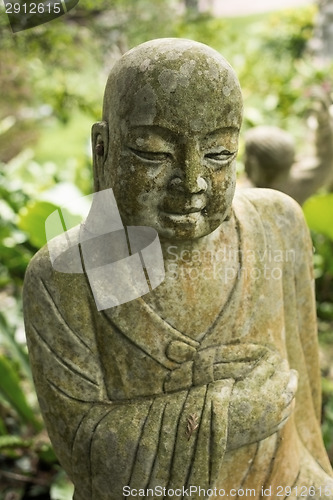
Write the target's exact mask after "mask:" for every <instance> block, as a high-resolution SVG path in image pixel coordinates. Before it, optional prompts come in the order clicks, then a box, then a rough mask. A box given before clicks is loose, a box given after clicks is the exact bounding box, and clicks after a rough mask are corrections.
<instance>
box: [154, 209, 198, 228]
mask: <svg viewBox="0 0 333 500" xmlns="http://www.w3.org/2000/svg"><path fill="white" fill-rule="evenodd" d="M161 215H162V216H163V217H164V218H166V219H168V220H169V221H171V222H176V223H177V222H182V223H187V224H193V223H196V222H197V221H198V220H199V219H200V217H201V215H202V209H200V208H194V207H192V208H187V209H186V210H185V209H184V210H179V209H177V210H175V211H169V210H168V211H163V212H162V213H161Z"/></svg>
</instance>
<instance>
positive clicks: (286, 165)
mask: <svg viewBox="0 0 333 500" xmlns="http://www.w3.org/2000/svg"><path fill="white" fill-rule="evenodd" d="M294 160H295V146H294V141H293V138H292V137H291V135H290V134H288V133H287V132H285V131H284V130H282V129H280V128H278V127H273V126H260V127H255V128H252V129H250V130H249V131H248V132H247V134H246V135H245V171H246V173H247V174H248V176H249V178H250V179H251V180H252V182H253V183H254V185H255V186H257V187H270V186H271V183H273V182H274V180H275V179H276V178H277V177H278V176H279V175H280V174H283V173H286V174H287V173H288V172H289V170H290V168H291V166H292V164H293V162H294Z"/></svg>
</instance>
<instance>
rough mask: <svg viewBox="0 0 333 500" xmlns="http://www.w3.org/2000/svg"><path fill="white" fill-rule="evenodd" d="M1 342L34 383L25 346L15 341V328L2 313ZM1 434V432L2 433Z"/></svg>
mask: <svg viewBox="0 0 333 500" xmlns="http://www.w3.org/2000/svg"><path fill="white" fill-rule="evenodd" d="M0 340H1V343H2V345H5V346H6V348H7V350H8V352H9V353H10V356H11V357H12V358H13V359H15V360H16V361H17V362H18V363H19V365H20V368H21V370H22V372H24V374H25V375H26V376H27V377H28V378H29V380H31V381H32V374H31V369H30V363H29V357H28V354H27V352H26V351H25V350H24V348H23V346H22V345H21V344H19V343H18V342H17V341H16V339H15V326H12V325H10V324H9V322H8V321H7V318H6V316H5V315H4V313H2V312H1V311H0ZM0 433H1V432H0Z"/></svg>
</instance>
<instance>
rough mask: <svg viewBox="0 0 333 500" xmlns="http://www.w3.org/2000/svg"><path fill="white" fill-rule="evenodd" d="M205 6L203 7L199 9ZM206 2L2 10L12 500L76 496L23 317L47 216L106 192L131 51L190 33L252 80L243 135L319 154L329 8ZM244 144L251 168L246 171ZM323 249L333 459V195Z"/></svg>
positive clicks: (322, 212) (1, 198)
mask: <svg viewBox="0 0 333 500" xmlns="http://www.w3.org/2000/svg"><path fill="white" fill-rule="evenodd" d="M191 5H192V7H191ZM195 6H196V2H195V1H192V2H190V1H182V0H167V1H166V0H154V2H153V1H148V0H136V1H132V0H111V1H110V0H94V1H93V0H81V1H80V3H79V4H78V6H77V7H76V8H75V9H74V10H72V11H71V12H70V13H68V14H67V15H65V16H63V17H61V18H59V19H57V20H54V21H52V22H50V23H47V24H44V25H42V26H39V27H36V28H33V29H30V30H27V31H23V32H19V33H17V34H15V35H13V34H12V33H11V30H10V28H9V25H8V21H7V18H6V16H5V15H4V14H3V12H0V13H1V14H2V15H0V46H1V57H0V86H1V95H0V498H1V499H4V500H19V499H33V498H34V499H37V500H38V499H39V500H42V499H45V500H47V499H52V500H68V499H69V498H71V491H72V490H71V485H70V483H69V482H68V481H67V479H66V477H65V475H64V473H63V471H62V470H61V468H60V466H59V465H58V463H57V460H56V457H55V456H54V453H53V451H52V447H51V445H50V443H49V441H48V437H47V435H46V432H45V430H44V428H43V424H42V420H41V417H40V414H39V411H38V405H37V401H36V396H35V393H34V389H33V384H32V379H31V372H30V369H29V362H28V357H27V351H26V346H25V338H24V328H23V321H22V304H21V293H22V282H23V278H24V273H25V269H26V266H27V264H28V262H29V260H30V259H31V257H32V255H33V254H34V253H35V252H36V251H37V250H38V249H39V248H40V247H41V246H42V245H43V244H44V243H45V229H44V224H45V219H46V217H47V216H48V215H49V214H50V213H51V212H53V211H54V210H55V209H56V208H57V207H58V206H62V205H63V204H64V201H65V200H75V199H78V198H80V197H82V196H84V195H87V194H90V193H91V192H92V173H91V156H90V127H91V124H92V123H93V122H94V121H98V120H100V119H101V103H102V95H103V87H104V85H105V81H106V77H107V74H108V71H109V70H110V68H111V67H112V65H113V64H114V62H115V61H116V60H117V58H119V56H120V55H121V54H122V53H124V52H125V51H126V50H127V49H129V48H131V47H132V46H135V45H136V44H138V43H140V42H143V41H146V40H149V39H152V38H160V37H165V36H167V37H170V36H171V37H174V36H175V37H184V38H191V39H195V40H197V41H201V42H203V43H206V44H208V45H211V46H212V47H214V48H215V49H217V50H218V51H220V52H221V53H222V54H223V55H224V56H225V57H226V58H227V59H228V60H229V61H230V63H231V64H232V66H233V67H234V68H235V70H236V72H237V74H238V75H239V78H240V82H241V85H242V89H243V93H244V100H245V119H244V127H243V132H245V131H246V130H247V129H248V128H250V127H253V126H256V125H263V124H270V125H277V126H279V127H282V128H284V129H286V130H288V131H289V132H291V133H292V134H293V136H294V137H295V139H296V142H297V144H298V146H299V148H305V144H304V142H305V141H304V137H305V136H306V125H305V124H306V118H307V113H308V109H309V93H310V89H311V88H312V86H314V85H320V86H322V87H324V88H325V89H328V91H329V89H330V88H331V85H332V81H331V80H329V78H328V75H331V76H333V66H332V64H330V63H325V64H324V63H319V62H318V61H316V60H315V59H314V57H313V56H312V55H311V54H310V53H309V51H308V49H307V44H308V41H309V40H310V39H311V37H312V36H313V29H314V24H315V20H316V14H317V8H316V6H315V5H308V6H307V7H304V8H300V7H298V8H297V9H295V10H290V9H289V10H286V11H281V12H277V13H270V14H260V15H254V16H247V17H235V18H228V19H226V18H225V19H220V18H216V17H214V16H213V15H211V14H210V13H209V12H204V13H200V12H198V11H197V9H196V8H195ZM242 149H243V148H242V144H241V150H240V157H239V170H240V171H241V170H242ZM304 210H305V213H306V217H307V220H308V223H309V225H310V227H311V230H312V236H313V244H314V248H315V253H314V265H315V276H316V292H317V311H318V323H319V330H320V333H319V337H320V342H321V345H322V349H321V356H322V359H321V361H322V375H323V377H322V381H323V423H322V429H323V434H324V440H325V444H326V447H327V450H328V453H329V456H330V459H331V461H333V364H332V360H333V195H332V194H326V193H325V192H324V193H321V194H319V195H317V196H314V197H313V198H311V199H310V200H309V201H308V202H307V203H306V205H305V208H304Z"/></svg>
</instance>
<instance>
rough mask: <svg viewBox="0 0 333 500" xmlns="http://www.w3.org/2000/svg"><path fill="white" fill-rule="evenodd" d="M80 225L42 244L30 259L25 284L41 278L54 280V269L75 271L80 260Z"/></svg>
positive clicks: (78, 266) (46, 280)
mask: <svg viewBox="0 0 333 500" xmlns="http://www.w3.org/2000/svg"><path fill="white" fill-rule="evenodd" d="M79 234H80V226H76V227H74V228H72V229H70V230H69V231H67V232H66V233H63V234H61V235H59V236H56V237H55V238H53V239H52V240H50V241H49V242H48V243H47V244H46V245H44V246H43V247H42V248H41V249H40V250H39V251H38V252H37V253H36V254H35V255H34V257H33V258H32V259H31V261H30V263H29V265H28V268H27V271H26V275H25V280H24V281H25V284H27V283H31V282H36V281H39V280H43V281H45V282H48V281H54V275H55V271H57V270H58V271H61V268H63V269H64V272H66V269H65V268H66V266H67V268H68V270H69V272H72V273H75V272H77V268H80V265H81V262H80V259H79V251H78V243H79Z"/></svg>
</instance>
